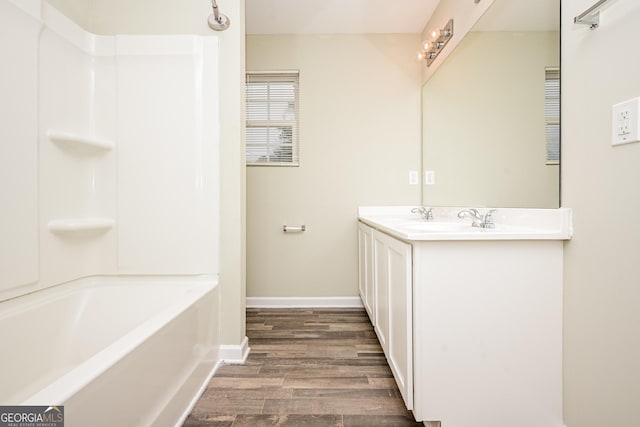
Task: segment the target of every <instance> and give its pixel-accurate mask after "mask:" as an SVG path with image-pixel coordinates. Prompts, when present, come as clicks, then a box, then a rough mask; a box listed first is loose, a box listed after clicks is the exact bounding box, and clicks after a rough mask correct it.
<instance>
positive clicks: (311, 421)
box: [233, 414, 371, 427]
mask: <svg viewBox="0 0 640 427" xmlns="http://www.w3.org/2000/svg"><path fill="white" fill-rule="evenodd" d="M268 426H278V427H302V426H304V427H343V424H342V415H332V414H325V415H299V414H256V415H238V416H237V417H236V420H235V422H234V423H233V427H268ZM369 427H371V426H369Z"/></svg>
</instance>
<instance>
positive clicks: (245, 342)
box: [220, 337, 251, 364]
mask: <svg viewBox="0 0 640 427" xmlns="http://www.w3.org/2000/svg"><path fill="white" fill-rule="evenodd" d="M250 351H251V349H250V348H249V338H247V337H244V338H243V339H242V342H241V343H240V345H221V346H220V359H221V360H222V361H223V362H224V363H230V364H243V363H244V362H246V361H247V357H249V352H250Z"/></svg>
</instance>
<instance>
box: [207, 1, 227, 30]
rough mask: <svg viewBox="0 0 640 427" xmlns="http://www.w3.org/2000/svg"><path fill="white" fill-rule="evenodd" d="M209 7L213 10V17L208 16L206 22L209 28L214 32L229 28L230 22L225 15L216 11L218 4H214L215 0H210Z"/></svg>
mask: <svg viewBox="0 0 640 427" xmlns="http://www.w3.org/2000/svg"><path fill="white" fill-rule="evenodd" d="M211 7H212V8H213V15H209V19H208V20H207V21H208V23H209V28H211V29H212V30H216V31H224V30H226V29H227V28H229V24H230V23H231V21H230V20H229V18H227V16H226V15H223V14H222V13H220V12H219V11H218V3H216V0H211Z"/></svg>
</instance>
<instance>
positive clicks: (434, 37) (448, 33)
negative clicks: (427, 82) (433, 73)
mask: <svg viewBox="0 0 640 427" xmlns="http://www.w3.org/2000/svg"><path fill="white" fill-rule="evenodd" d="M429 35H430V36H431V40H425V41H423V42H422V45H421V46H420V51H419V52H418V60H419V61H421V62H426V63H427V67H428V66H430V65H431V63H433V61H435V59H436V58H437V57H438V55H439V54H440V52H441V51H442V49H444V47H445V46H446V45H447V43H448V42H449V40H451V38H452V37H453V19H450V20H449V22H447V24H446V25H445V26H444V27H443V28H438V29H435V30H432V31H431V32H430V33H429Z"/></svg>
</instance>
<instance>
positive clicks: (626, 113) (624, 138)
mask: <svg viewBox="0 0 640 427" xmlns="http://www.w3.org/2000/svg"><path fill="white" fill-rule="evenodd" d="M632 142H640V98H633V99H630V100H628V101H624V102H621V103H619V104H616V105H614V106H613V108H612V113H611V145H622V144H630V143H632Z"/></svg>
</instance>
